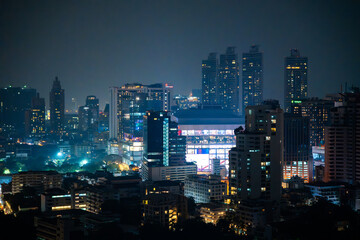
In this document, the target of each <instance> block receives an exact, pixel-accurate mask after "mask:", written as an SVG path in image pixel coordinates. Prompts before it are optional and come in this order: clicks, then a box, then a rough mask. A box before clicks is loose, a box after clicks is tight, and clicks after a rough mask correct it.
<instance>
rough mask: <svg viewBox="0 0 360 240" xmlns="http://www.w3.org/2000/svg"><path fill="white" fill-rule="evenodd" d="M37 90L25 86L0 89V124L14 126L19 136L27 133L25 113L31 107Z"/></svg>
mask: <svg viewBox="0 0 360 240" xmlns="http://www.w3.org/2000/svg"><path fill="white" fill-rule="evenodd" d="M34 97H36V90H35V89H32V88H28V87H26V86H24V87H11V86H9V87H6V88H2V89H0V125H2V126H3V125H8V126H10V125H11V126H12V127H13V128H14V130H15V132H16V135H17V136H22V135H23V134H24V133H25V113H26V111H27V110H30V109H31V101H32V99H33V98H34Z"/></svg>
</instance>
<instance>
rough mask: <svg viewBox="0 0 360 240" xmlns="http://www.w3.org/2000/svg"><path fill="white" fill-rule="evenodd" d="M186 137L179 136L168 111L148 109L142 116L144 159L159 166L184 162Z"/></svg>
mask: <svg viewBox="0 0 360 240" xmlns="http://www.w3.org/2000/svg"><path fill="white" fill-rule="evenodd" d="M185 154H186V137H184V136H180V135H179V131H178V125H177V123H176V122H174V121H172V120H171V115H170V112H163V111H159V112H154V111H148V112H147V113H146V115H145V116H144V159H145V160H146V161H148V162H151V163H155V164H159V165H161V166H175V165H183V164H185Z"/></svg>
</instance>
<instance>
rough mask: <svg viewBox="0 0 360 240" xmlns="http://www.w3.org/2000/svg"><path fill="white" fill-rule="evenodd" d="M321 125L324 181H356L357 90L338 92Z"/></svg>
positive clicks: (359, 146) (359, 141) (359, 140)
mask: <svg viewBox="0 0 360 240" xmlns="http://www.w3.org/2000/svg"><path fill="white" fill-rule="evenodd" d="M342 96H343V101H342V102H337V103H336V104H335V106H336V107H335V108H333V109H332V110H331V123H330V126H327V127H325V181H327V182H329V181H342V182H347V183H350V184H355V183H360V91H359V88H354V89H353V92H348V93H344V94H342Z"/></svg>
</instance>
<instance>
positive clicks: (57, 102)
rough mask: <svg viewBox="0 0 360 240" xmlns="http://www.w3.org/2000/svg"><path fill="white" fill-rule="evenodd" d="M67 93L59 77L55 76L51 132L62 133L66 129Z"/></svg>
mask: <svg viewBox="0 0 360 240" xmlns="http://www.w3.org/2000/svg"><path fill="white" fill-rule="evenodd" d="M64 114H65V93H64V89H62V88H61V84H60V81H59V79H58V77H55V80H54V82H53V86H52V89H51V91H50V127H51V132H52V133H55V134H58V135H60V134H61V133H62V131H63V130H64V117H65V116H64Z"/></svg>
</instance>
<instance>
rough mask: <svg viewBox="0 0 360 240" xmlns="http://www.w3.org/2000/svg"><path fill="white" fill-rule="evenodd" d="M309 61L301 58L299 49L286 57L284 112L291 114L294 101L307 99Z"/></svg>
mask: <svg viewBox="0 0 360 240" xmlns="http://www.w3.org/2000/svg"><path fill="white" fill-rule="evenodd" d="M307 69H308V59H307V57H302V56H300V52H299V50H297V49H291V50H290V56H289V57H285V80H284V90H285V92H284V110H285V112H291V104H292V103H293V102H294V101H297V100H301V99H304V98H307V96H308V81H307V78H308V77H307Z"/></svg>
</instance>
